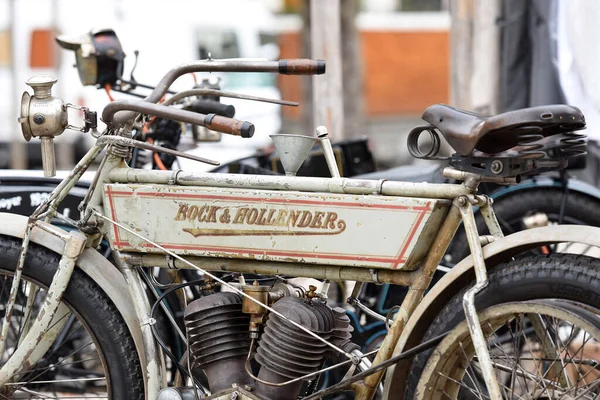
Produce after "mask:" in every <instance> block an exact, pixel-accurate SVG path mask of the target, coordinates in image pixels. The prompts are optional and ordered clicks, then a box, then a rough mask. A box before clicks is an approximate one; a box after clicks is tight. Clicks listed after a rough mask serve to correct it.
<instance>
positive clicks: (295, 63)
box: [279, 59, 325, 75]
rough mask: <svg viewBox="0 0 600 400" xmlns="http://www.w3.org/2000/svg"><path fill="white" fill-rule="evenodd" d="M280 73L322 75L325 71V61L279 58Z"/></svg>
mask: <svg viewBox="0 0 600 400" xmlns="http://www.w3.org/2000/svg"><path fill="white" fill-rule="evenodd" d="M279 73H280V74H285V75H321V74H324V73H325V61H323V60H306V59H291V60H279Z"/></svg>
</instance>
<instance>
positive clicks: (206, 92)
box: [162, 89, 300, 107]
mask: <svg viewBox="0 0 600 400" xmlns="http://www.w3.org/2000/svg"><path fill="white" fill-rule="evenodd" d="M192 96H214V97H229V98H232V99H241V100H252V101H259V102H262V103H272V104H279V105H282V106H290V107H298V106H299V105H300V103H298V102H296V101H287V100H278V99H267V98H265V97H258V96H249V95H247V94H241V93H233V92H225V91H223V90H216V89H191V90H185V91H183V92H179V93H177V94H176V95H174V96H172V97H169V98H168V99H167V100H166V101H165V102H163V103H162V104H164V105H165V106H168V105H171V104H173V103H175V102H177V101H179V100H181V99H184V98H186V97H192Z"/></svg>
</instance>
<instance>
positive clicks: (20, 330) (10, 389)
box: [0, 270, 110, 400]
mask: <svg viewBox="0 0 600 400" xmlns="http://www.w3.org/2000/svg"><path fill="white" fill-rule="evenodd" d="M12 277H13V273H12V272H9V271H5V270H0V318H1V319H2V320H3V319H4V310H5V308H6V302H7V298H8V292H9V290H10V286H11V285H12ZM45 295H46V288H45V287H44V285H42V284H41V283H40V282H37V281H35V280H32V279H31V278H29V277H26V276H24V275H23V276H22V277H21V283H20V287H19V291H18V296H17V300H16V303H15V307H14V311H13V315H12V317H11V324H10V326H9V335H8V338H7V342H6V347H5V350H4V353H3V354H1V355H0V366H3V365H4V364H5V363H6V361H7V360H8V359H9V357H10V355H11V354H12V353H13V352H14V351H15V349H16V348H17V347H18V343H19V340H22V338H23V337H24V336H25V333H26V329H27V327H28V326H30V322H31V321H33V320H35V318H36V316H37V314H38V312H39V308H40V305H41V304H42V302H43V300H44V298H45ZM28 298H29V299H30V300H29V304H30V305H32V306H31V307H28V301H27V299H28ZM62 304H64V305H66V308H65V311H66V312H65V313H63V314H62V315H61V316H60V317H59V318H55V320H54V321H53V322H52V324H51V326H50V327H49V330H50V329H52V328H58V327H60V325H63V326H62V328H61V329H60V333H59V335H58V337H57V339H56V340H55V342H54V343H53V344H52V346H51V347H50V349H49V350H48V351H47V352H46V353H45V354H44V355H43V356H42V358H41V359H40V361H38V362H37V363H36V364H34V365H32V366H31V367H30V368H29V369H28V370H27V371H24V372H22V373H20V374H18V375H16V376H15V377H13V379H12V381H11V382H10V383H8V384H6V385H5V386H4V387H2V388H0V400H2V399H8V398H32V399H35V398H58V399H60V398H69V399H73V398H108V397H110V396H109V395H108V393H110V381H109V375H108V370H107V368H106V362H105V359H104V357H103V355H102V352H101V351H100V350H99V349H100V347H99V345H98V343H99V342H98V340H97V338H96V337H95V336H94V335H93V333H92V332H91V330H90V329H89V326H88V325H87V324H86V323H85V321H84V320H83V319H82V318H81V316H80V315H79V314H77V312H76V311H75V310H74V309H73V307H71V306H70V305H69V304H68V303H66V302H63V303H62ZM28 310H31V311H28Z"/></svg>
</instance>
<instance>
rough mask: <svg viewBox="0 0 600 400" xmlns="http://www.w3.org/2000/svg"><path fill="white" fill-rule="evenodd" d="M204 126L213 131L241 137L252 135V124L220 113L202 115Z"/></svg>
mask: <svg viewBox="0 0 600 400" xmlns="http://www.w3.org/2000/svg"><path fill="white" fill-rule="evenodd" d="M204 126H205V127H207V128H208V129H212V130H213V131H217V132H223V133H228V134H230V135H234V136H241V137H243V138H251V137H252V136H254V125H253V124H251V123H250V122H247V121H238V120H236V119H233V118H227V117H223V116H221V115H216V114H208V115H206V117H204Z"/></svg>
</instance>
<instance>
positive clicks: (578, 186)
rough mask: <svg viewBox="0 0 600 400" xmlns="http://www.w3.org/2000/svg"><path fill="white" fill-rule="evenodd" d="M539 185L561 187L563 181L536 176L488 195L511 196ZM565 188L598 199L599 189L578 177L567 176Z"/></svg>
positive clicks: (496, 197) (599, 198)
mask: <svg viewBox="0 0 600 400" xmlns="http://www.w3.org/2000/svg"><path fill="white" fill-rule="evenodd" d="M540 187H548V188H557V189H563V188H564V183H563V182H562V181H561V180H560V179H558V178H555V177H551V176H536V177H535V178H531V179H527V180H525V181H522V182H521V183H518V184H516V185H511V186H507V187H503V188H501V189H498V190H496V191H494V192H492V193H490V195H489V196H490V197H491V198H492V199H499V198H502V197H507V196H511V195H513V194H516V193H518V192H522V191H523V190H530V189H537V188H540ZM567 188H568V189H569V191H571V192H576V193H581V194H583V195H586V196H588V197H591V198H594V199H597V200H598V201H600V189H598V188H597V187H595V186H592V185H590V184H589V183H585V182H583V181H580V180H579V179H575V178H569V179H568V181H567Z"/></svg>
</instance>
